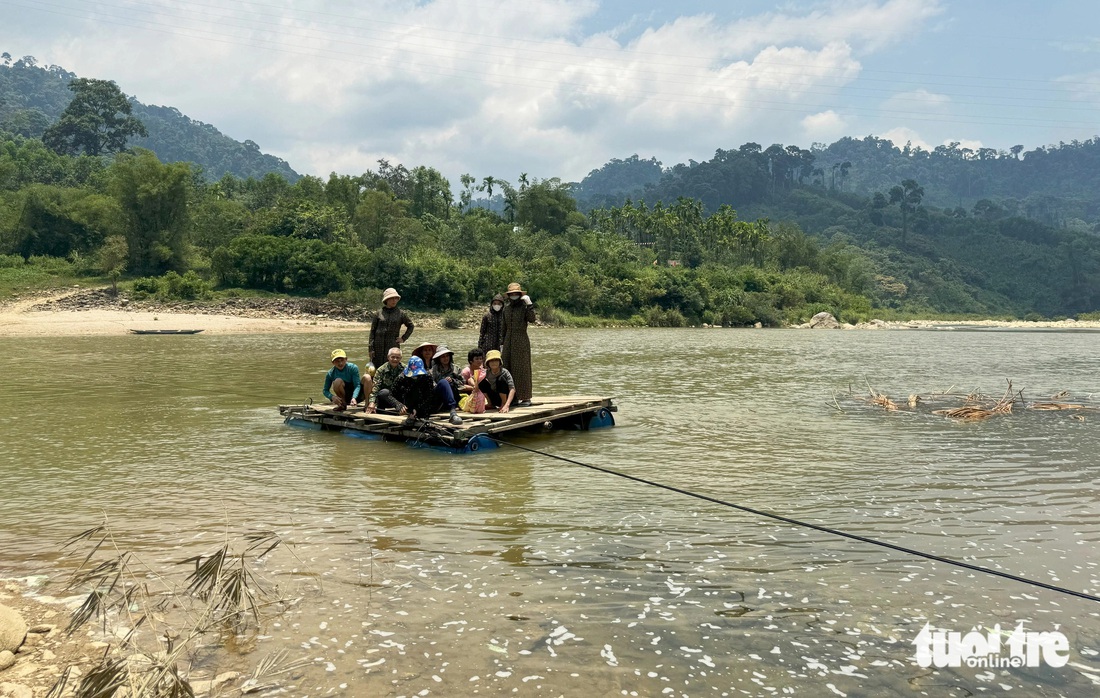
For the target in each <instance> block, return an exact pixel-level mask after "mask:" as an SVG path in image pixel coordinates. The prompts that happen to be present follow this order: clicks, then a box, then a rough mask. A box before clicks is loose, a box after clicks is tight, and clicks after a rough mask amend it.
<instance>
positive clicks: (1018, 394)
mask: <svg viewBox="0 0 1100 698" xmlns="http://www.w3.org/2000/svg"><path fill="white" fill-rule="evenodd" d="M954 387H955V386H951V388H948V389H947V390H946V391H944V392H938V393H925V394H918V393H911V394H910V395H909V397H908V399H907V400H906V401H905V403H904V405H901V406H899V404H898V403H896V402H894V401H893V400H891V399H890V398H889V397H888V396H887V395H886V394H885V393H880V392H878V391H877V390H875V389H874V388H872V387H871V386H870V385H868V386H867V394H866V395H864V394H860V393H855V392H853V391H852V390H851V387H849V389H848V397H849V398H850V399H852V400H857V401H859V402H865V403H868V404H870V405H874V406H876V407H881V408H882V409H883V410H886V411H887V412H898V411H902V412H910V411H912V412H918V411H920V410H921V408H922V407H924V406H925V405H927V406H929V407H935V409H931V410H930V411H931V413H932V414H934V415H937V416H940V417H947V418H948V419H953V420H956V421H960V422H978V421H983V420H986V419H989V418H990V417H995V416H999V415H1006V414H1011V413H1012V411H1013V407H1015V406H1019V407H1021V408H1023V409H1028V410H1036V411H1039V412H1059V411H1064V410H1074V411H1082V410H1096V409H1100V405H1088V404H1085V403H1082V402H1062V401H1060V400H1061V399H1062V398H1065V397H1068V396H1069V394H1070V393H1069V391H1068V390H1063V391H1061V392H1059V393H1056V394H1055V395H1053V396H1052V398H1051V399H1050V400H1044V401H1041V402H1032V403H1027V402H1025V401H1024V397H1023V393H1024V391H1023V390H1018V391H1014V390H1013V388H1012V381H1008V387H1007V389H1006V390H1005V392H1004V394H1003V395H1002V396H1001V397H999V398H994V397H992V396H990V395H985V394H983V393H982V392H981V391H980V390H975V391H973V392H970V393H966V394H962V393H954V392H951V390H952V389H954ZM953 402H954V403H960V404H955V405H951V403H953ZM833 404H834V405H835V406H836V408H837V410H838V411H840V412H843V410H842V409H841V408H840V404H839V402H838V401H837V396H836V395H834V396H833ZM1073 417H1074V419H1076V420H1078V421H1082V422H1083V421H1085V418H1084V417H1082V416H1081V415H1073Z"/></svg>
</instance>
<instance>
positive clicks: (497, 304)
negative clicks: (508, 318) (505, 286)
mask: <svg viewBox="0 0 1100 698" xmlns="http://www.w3.org/2000/svg"><path fill="white" fill-rule="evenodd" d="M503 307H504V306H503V305H501V304H500V303H493V310H500V309H501V308H503Z"/></svg>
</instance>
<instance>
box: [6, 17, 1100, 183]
mask: <svg viewBox="0 0 1100 698" xmlns="http://www.w3.org/2000/svg"><path fill="white" fill-rule="evenodd" d="M4 51H6V52H8V53H11V54H12V56H14V57H16V58H18V57H21V56H25V55H31V56H35V57H36V58H37V59H38V61H39V64H41V65H47V64H53V65H59V66H62V67H63V68H65V69H67V70H70V71H72V72H74V73H76V74H77V75H79V76H81V77H89V78H103V79H111V80H114V81H115V82H117V83H118V85H119V87H120V88H121V89H122V90H123V92H125V93H127V94H128V95H132V96H134V97H136V98H137V99H139V100H140V101H142V102H145V103H147V104H159V105H167V106H173V107H176V108H177V109H179V110H180V111H181V112H183V113H184V114H186V115H188V116H190V117H191V118H193V119H196V120H199V121H203V122H206V123H209V124H213V125H214V126H216V127H217V128H218V129H220V130H221V131H222V132H223V133H225V134H227V135H229V136H231V137H233V138H236V139H238V140H246V139H249V140H252V141H255V142H256V143H258V144H259V145H260V147H261V149H263V150H264V151H265V152H269V153H272V154H275V155H277V156H279V157H282V158H284V159H285V160H287V161H288V162H289V163H290V165H291V166H292V167H293V168H294V169H296V170H297V171H299V172H301V173H304V174H313V175H318V176H321V177H327V175H328V174H329V173H330V172H338V173H341V174H360V173H363V172H365V171H367V170H369V169H375V168H377V162H378V160H379V159H381V158H385V159H387V160H389V161H390V162H391V163H393V164H396V163H402V164H405V165H406V166H408V167H413V166H416V165H428V166H431V167H435V168H436V169H438V170H440V171H441V172H442V173H443V174H444V175H446V176H447V177H448V178H450V179H451V181H452V184H454V185H457V182H458V177H459V175H461V174H463V173H469V174H472V175H473V176H474V177H475V178H477V179H478V180H481V179H483V178H484V177H486V176H489V175H491V176H493V177H495V178H497V179H505V180H509V181H512V182H513V183H515V181H516V179H517V178H518V176H519V174H520V173H527V174H528V176H529V177H532V178H539V179H543V178H549V177H560V178H561V179H563V180H566V181H578V180H580V179H582V178H583V177H584V176H585V175H586V174H587V173H588V172H589V171H591V170H593V169H596V168H599V167H600V166H601V165H603V164H604V163H605V162H607V161H608V160H610V159H611V158H627V157H630V156H631V155H633V154H637V155H639V156H641V157H642V158H650V157H656V158H657V159H658V160H660V161H661V162H662V163H663V164H664V165H665V166H666V167H668V166H672V165H675V164H677V163H681V162H688V161H689V160H696V161H703V160H707V159H709V158H711V157H713V156H714V152H715V150H717V149H719V148H722V149H730V148H736V147H738V146H740V145H741V144H743V143H747V142H750V141H751V142H756V143H760V144H762V145H763V146H764V147H767V146H768V145H770V144H772V143H781V144H783V145H790V144H795V145H799V146H801V147H809V146H810V145H811V144H812V143H815V142H816V143H831V142H833V141H835V140H837V139H838V138H841V137H843V136H853V137H857V138H860V137H863V136H866V135H875V136H879V137H883V138H889V139H890V140H893V141H894V142H895V143H897V144H898V145H899V146H901V145H904V144H905V143H906V142H907V141H909V142H912V144H913V145H920V146H922V147H924V148H927V149H931V148H934V147H935V146H937V145H941V144H945V143H948V142H952V141H958V142H960V143H961V144H962V145H963V146H966V147H971V148H978V147H989V148H995V149H1002V150H1007V149H1008V148H1010V147H1011V146H1013V145H1016V144H1020V145H1023V146H1025V150H1030V149H1032V148H1034V147H1036V146H1040V145H1047V144H1056V143H1059V142H1070V141H1072V140H1075V139H1076V140H1085V139H1088V138H1091V137H1093V136H1097V135H1100V3H1097V2H1096V1H1095V0H1048V1H1047V2H1033V1H1031V0H1026V1H1025V0H999V1H998V0H965V1H964V0H821V1H818V2H801V1H798V0H791V1H790V2H781V3H771V2H758V1H756V0H741V1H737V2H734V1H729V0H727V1H725V2H719V1H716V0H715V1H709V0H703V1H693V0H681V1H680V2H676V3H671V2H657V1H655V0H632V1H629V2H628V1H626V0H602V1H601V0H404V1H392V2H383V1H376V0H357V1H356V2H351V1H349V0H324V1H322V0H264V1H262V2H260V1H255V2H248V1H237V2H233V3H222V2H217V1H216V0H147V1H144V2H131V1H129V0H0V52H4ZM456 190H457V189H456Z"/></svg>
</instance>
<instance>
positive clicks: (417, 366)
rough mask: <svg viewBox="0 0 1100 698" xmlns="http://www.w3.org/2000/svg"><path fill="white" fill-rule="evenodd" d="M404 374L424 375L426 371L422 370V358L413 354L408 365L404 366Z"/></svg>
mask: <svg viewBox="0 0 1100 698" xmlns="http://www.w3.org/2000/svg"><path fill="white" fill-rule="evenodd" d="M404 375H405V376H426V375H428V372H427V371H425V370H424V360H423V359H421V358H420V357H419V356H414V357H412V358H411V359H409V365H408V366H406V367H405V374H404Z"/></svg>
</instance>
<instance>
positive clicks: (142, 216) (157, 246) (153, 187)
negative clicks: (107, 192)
mask: <svg viewBox="0 0 1100 698" xmlns="http://www.w3.org/2000/svg"><path fill="white" fill-rule="evenodd" d="M111 174H112V175H113V179H112V181H111V193H112V194H114V196H115V198H116V199H118V202H119V204H120V205H121V206H122V210H123V212H124V214H125V216H126V218H127V226H126V228H127V230H126V239H127V243H128V245H129V251H130V269H131V270H132V271H134V272H136V273H138V274H146V273H155V274H162V273H164V272H166V271H168V270H169V269H174V270H179V269H182V268H183V266H184V264H183V261H184V260H183V255H184V248H185V242H186V241H185V239H184V234H185V232H186V224H187V195H188V183H189V182H190V181H191V168H190V167H189V166H188V165H187V163H183V162H176V163H172V164H168V165H164V164H161V162H160V161H159V160H157V156H156V155H154V154H153V153H152V152H151V151H148V150H143V149H141V148H137V149H135V151H134V152H133V153H125V154H123V155H120V156H119V157H118V159H117V160H116V161H115V164H114V165H113V166H112V167H111Z"/></svg>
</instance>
